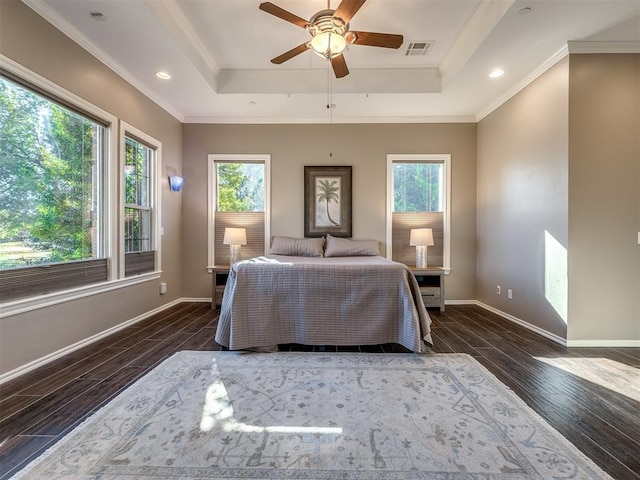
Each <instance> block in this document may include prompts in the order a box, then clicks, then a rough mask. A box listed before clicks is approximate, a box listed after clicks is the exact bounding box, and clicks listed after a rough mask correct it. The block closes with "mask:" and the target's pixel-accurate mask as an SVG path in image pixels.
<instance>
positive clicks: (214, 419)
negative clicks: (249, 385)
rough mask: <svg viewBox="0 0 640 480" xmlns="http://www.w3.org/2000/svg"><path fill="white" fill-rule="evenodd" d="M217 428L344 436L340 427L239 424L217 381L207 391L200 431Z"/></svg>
mask: <svg viewBox="0 0 640 480" xmlns="http://www.w3.org/2000/svg"><path fill="white" fill-rule="evenodd" d="M216 426H218V427H219V428H221V429H222V430H224V431H225V432H242V433H263V432H266V433H300V434H317V435H342V428H339V427H301V426H295V425H273V426H266V427H260V426H257V425H247V424H246V423H242V422H238V421H237V420H236V419H235V418H233V405H232V404H231V400H230V399H229V395H228V393H227V389H226V388H225V387H224V384H223V383H222V382H221V381H220V380H217V381H215V382H214V383H212V384H211V385H209V388H208V389H207V393H206V396H205V404H204V407H203V409H202V418H201V420H200V430H201V431H202V432H209V431H211V430H213V429H214V428H215V427H216Z"/></svg>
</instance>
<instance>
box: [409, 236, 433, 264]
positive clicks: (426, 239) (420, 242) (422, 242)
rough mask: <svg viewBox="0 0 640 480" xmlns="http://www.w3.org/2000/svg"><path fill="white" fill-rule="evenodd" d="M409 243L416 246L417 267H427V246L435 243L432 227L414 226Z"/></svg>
mask: <svg viewBox="0 0 640 480" xmlns="http://www.w3.org/2000/svg"><path fill="white" fill-rule="evenodd" d="M409 245H411V246H415V247H416V267H417V268H427V247H430V246H432V245H434V243H433V231H432V230H431V229H430V228H412V229H411V237H410V239H409Z"/></svg>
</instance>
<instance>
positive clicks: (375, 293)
mask: <svg viewBox="0 0 640 480" xmlns="http://www.w3.org/2000/svg"><path fill="white" fill-rule="evenodd" d="M430 325H431V319H430V318H429V314H428V313H427V310H426V309H425V307H424V303H423V302H422V296H421V295H420V289H419V287H418V284H417V282H416V279H415V277H414V276H413V275H412V274H411V271H410V270H409V268H408V267H407V266H406V265H404V264H401V263H397V262H392V261H390V260H387V259H386V258H383V257H335V258H318V257H286V256H280V255H270V256H266V257H258V258H253V259H251V260H245V261H242V262H239V263H236V264H234V265H233V266H232V267H231V270H230V272H229V278H228V280H227V284H226V287H225V291H224V297H223V300H222V306H221V310H220V319H219V322H218V329H217V331H216V337H215V338H216V342H218V343H219V344H221V345H224V346H226V347H229V348H230V349H231V350H240V349H256V348H263V347H267V348H273V347H276V346H277V345H278V344H286V343H298V344H303V345H374V344H383V343H398V344H400V345H403V346H405V347H406V348H408V349H410V350H412V351H414V352H423V351H425V350H426V348H427V347H426V345H425V342H426V344H428V345H432V340H431V333H430Z"/></svg>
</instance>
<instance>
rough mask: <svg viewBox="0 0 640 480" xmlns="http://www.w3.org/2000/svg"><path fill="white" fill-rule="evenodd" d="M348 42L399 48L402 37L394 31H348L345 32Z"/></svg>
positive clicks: (402, 40)
mask: <svg viewBox="0 0 640 480" xmlns="http://www.w3.org/2000/svg"><path fill="white" fill-rule="evenodd" d="M347 39H348V41H349V43H353V44H355V45H369V46H371V47H385V48H400V45H402V42H404V37H403V36H402V35H396V34H395V33H376V32H352V31H351V32H349V33H348V34H347Z"/></svg>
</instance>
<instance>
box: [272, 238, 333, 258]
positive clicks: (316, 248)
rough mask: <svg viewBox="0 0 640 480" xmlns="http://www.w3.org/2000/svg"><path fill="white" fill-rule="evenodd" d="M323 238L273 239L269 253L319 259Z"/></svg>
mask: <svg viewBox="0 0 640 480" xmlns="http://www.w3.org/2000/svg"><path fill="white" fill-rule="evenodd" d="M323 247H324V238H323V237H319V238H291V237H273V240H272V241H271V253H272V254H273V255H289V256H293V257H321V256H322V249H323Z"/></svg>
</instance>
